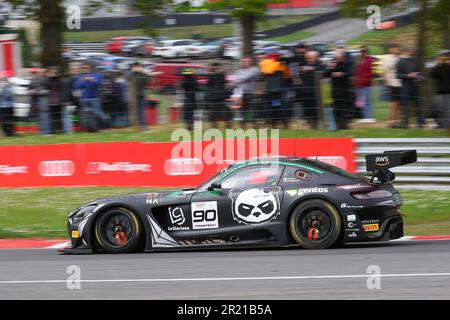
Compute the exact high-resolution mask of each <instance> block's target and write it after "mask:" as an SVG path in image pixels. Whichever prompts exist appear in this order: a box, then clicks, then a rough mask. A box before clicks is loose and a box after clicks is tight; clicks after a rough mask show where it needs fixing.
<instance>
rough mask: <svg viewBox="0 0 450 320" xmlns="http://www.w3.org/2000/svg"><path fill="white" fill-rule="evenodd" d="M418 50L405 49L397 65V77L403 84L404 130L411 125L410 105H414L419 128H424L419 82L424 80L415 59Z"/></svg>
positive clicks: (417, 61)
mask: <svg viewBox="0 0 450 320" xmlns="http://www.w3.org/2000/svg"><path fill="white" fill-rule="evenodd" d="M415 55H416V50H415V49H414V48H412V47H408V48H406V49H405V51H404V54H403V56H402V57H401V58H400V60H399V61H398V63H397V77H398V78H399V79H400V80H401V83H402V104H401V106H402V114H403V123H402V125H401V127H402V128H407V127H408V124H409V104H410V103H412V104H414V107H415V112H416V118H417V126H418V127H419V128H422V126H423V124H424V119H423V117H422V112H421V107H420V102H419V81H420V80H421V79H422V74H421V72H420V65H419V60H418V59H417V58H416V57H415Z"/></svg>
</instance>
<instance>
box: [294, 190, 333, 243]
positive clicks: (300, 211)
mask: <svg viewBox="0 0 450 320" xmlns="http://www.w3.org/2000/svg"><path fill="white" fill-rule="evenodd" d="M289 228H290V231H291V235H292V237H293V238H294V239H295V241H296V242H297V243H298V244H299V245H300V246H302V247H303V248H306V249H325V248H330V247H332V246H333V245H335V244H336V243H337V242H338V239H339V237H340V235H341V217H340V215H339V212H338V211H337V209H336V208H335V207H334V206H333V205H331V204H330V203H329V202H327V201H325V200H322V199H311V200H307V201H305V202H302V203H300V204H299V205H298V206H297V207H295V209H294V210H293V212H292V215H291V217H290V221H289Z"/></svg>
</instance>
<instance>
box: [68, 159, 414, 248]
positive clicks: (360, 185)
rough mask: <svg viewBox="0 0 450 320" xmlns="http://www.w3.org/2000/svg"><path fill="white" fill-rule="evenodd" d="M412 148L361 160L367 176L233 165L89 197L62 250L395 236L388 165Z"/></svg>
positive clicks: (324, 167)
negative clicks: (180, 182) (201, 176)
mask: <svg viewBox="0 0 450 320" xmlns="http://www.w3.org/2000/svg"><path fill="white" fill-rule="evenodd" d="M416 160H417V153H416V151H414V150H413V151H393V152H392V151H391V152H390V151H387V152H385V153H381V154H371V155H367V156H366V168H367V171H368V172H372V178H370V179H369V178H366V177H363V176H359V175H354V174H351V173H349V172H346V171H344V170H342V169H339V168H337V167H335V166H332V165H330V164H327V163H324V162H321V161H317V160H311V159H306V158H296V157H279V158H276V159H271V158H265V159H263V158H259V159H256V160H249V161H245V162H240V163H235V164H232V165H230V166H229V167H227V168H226V169H224V170H222V171H221V172H219V173H217V174H216V175H214V176H213V177H211V178H210V179H209V180H207V181H206V182H204V183H203V184H202V185H200V186H199V187H197V188H195V189H188V190H178V191H166V190H165V191H160V192H149V193H142V194H134V195H126V196H120V197H114V198H108V199H98V200H96V201H92V202H89V203H88V204H86V205H84V206H82V207H80V208H78V209H76V210H74V211H73V212H71V213H70V215H69V217H68V231H69V236H70V238H71V245H70V247H67V248H65V249H62V252H66V253H78V252H82V253H84V252H107V253H124V252H133V251H160V250H164V251H168V250H174V249H175V250H181V249H189V250H193V249H206V248H239V247H281V246H289V245H295V244H296V245H300V246H301V247H303V248H308V249H323V248H330V247H332V246H334V245H337V244H343V243H350V242H363V241H387V240H391V239H397V238H400V237H402V236H403V219H402V214H401V213H400V206H401V205H402V198H401V196H400V193H399V192H398V191H397V190H396V189H395V188H394V187H393V186H392V184H391V181H392V180H393V179H394V178H395V176H394V174H393V173H392V172H391V171H389V168H392V167H395V166H399V165H404V164H408V163H412V162H415V161H416Z"/></svg>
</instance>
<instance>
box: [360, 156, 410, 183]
mask: <svg viewBox="0 0 450 320" xmlns="http://www.w3.org/2000/svg"><path fill="white" fill-rule="evenodd" d="M416 161H417V150H399V151H384V152H383V153H374V154H368V155H366V170H367V172H372V173H373V176H372V181H373V180H375V178H377V182H380V183H385V182H387V181H392V180H394V179H395V174H394V173H393V172H391V171H390V170H389V168H393V167H399V166H404V165H405V164H409V163H414V162H416Z"/></svg>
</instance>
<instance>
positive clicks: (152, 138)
mask: <svg viewBox="0 0 450 320" xmlns="http://www.w3.org/2000/svg"><path fill="white" fill-rule="evenodd" d="M178 127H180V125H175V126H168V125H166V126H160V127H157V128H155V127H153V128H151V130H150V132H140V131H138V130H134V129H131V128H125V129H112V130H107V131H102V132H98V133H84V132H80V133H74V134H70V135H68V134H58V135H52V136H42V135H39V134H32V133H27V134H20V135H17V136H16V137H3V138H2V137H0V146H11V145H39V144H59V143H89V142H116V141H117V142H122V141H143V142H165V141H171V134H172V132H173V129H175V128H178ZM295 137H298V138H325V137H351V138H440V137H450V133H449V132H448V131H445V130H437V129H433V130H419V129H389V130H388V129H378V128H367V129H351V130H342V131H337V132H331V131H325V130H298V131H297V130H295V129H291V130H284V129H283V130H280V138H295Z"/></svg>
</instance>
